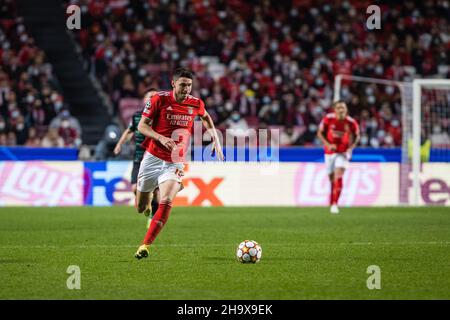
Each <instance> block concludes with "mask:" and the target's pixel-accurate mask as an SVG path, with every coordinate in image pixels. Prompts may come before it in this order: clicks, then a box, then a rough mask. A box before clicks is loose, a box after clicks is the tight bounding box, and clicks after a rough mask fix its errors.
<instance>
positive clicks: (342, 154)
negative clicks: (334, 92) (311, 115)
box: [317, 101, 360, 214]
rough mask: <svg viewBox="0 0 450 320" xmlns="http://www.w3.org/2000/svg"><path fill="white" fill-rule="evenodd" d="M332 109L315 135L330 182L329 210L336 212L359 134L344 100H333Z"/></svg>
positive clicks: (357, 126)
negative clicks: (323, 155) (320, 142)
mask: <svg viewBox="0 0 450 320" xmlns="http://www.w3.org/2000/svg"><path fill="white" fill-rule="evenodd" d="M333 110H334V112H332V113H328V114H327V115H325V117H323V119H322V121H321V122H320V125H319V130H318V131H317V136H318V138H319V139H320V140H321V141H322V142H323V144H324V146H325V165H326V167H327V172H328V176H329V178H330V183H331V193H330V206H331V207H330V212H331V213H332V214H337V213H339V208H338V201H339V196H340V195H341V191H342V188H343V182H342V181H343V176H344V172H345V169H346V168H347V167H348V162H349V161H350V159H351V156H352V151H353V148H354V147H355V146H356V145H357V144H358V142H359V139H360V134H359V125H358V123H357V122H356V121H355V119H353V118H352V117H350V116H349V115H348V109H347V105H346V104H345V102H343V101H336V102H334V103H333Z"/></svg>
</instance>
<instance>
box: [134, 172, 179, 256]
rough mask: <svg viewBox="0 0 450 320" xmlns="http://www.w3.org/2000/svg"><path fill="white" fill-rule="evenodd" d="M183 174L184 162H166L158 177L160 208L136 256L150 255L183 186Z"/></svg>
mask: <svg viewBox="0 0 450 320" xmlns="http://www.w3.org/2000/svg"><path fill="white" fill-rule="evenodd" d="M182 175H183V165H182V164H176V163H170V164H167V163H166V165H165V167H164V169H162V174H161V175H160V176H159V177H158V186H159V198H160V202H159V206H158V210H157V211H156V213H155V215H154V217H153V218H152V220H151V222H150V226H149V228H148V230H147V234H146V235H145V237H144V240H143V241H142V245H141V246H140V247H139V248H138V250H137V252H136V254H135V257H136V258H138V259H141V258H145V257H147V256H148V252H149V250H148V249H149V247H150V245H151V244H152V243H153V241H154V240H155V238H156V236H157V235H158V234H159V232H160V231H161V230H162V228H163V227H164V225H165V224H166V222H167V220H168V218H169V214H170V211H171V209H172V202H173V200H174V199H175V196H176V195H177V193H178V191H180V188H181V176H182Z"/></svg>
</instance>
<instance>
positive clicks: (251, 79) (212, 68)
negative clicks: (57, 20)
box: [0, 0, 450, 147]
mask: <svg viewBox="0 0 450 320" xmlns="http://www.w3.org/2000/svg"><path fill="white" fill-rule="evenodd" d="M6 3H14V2H13V1H9V2H8V1H6ZM65 4H66V5H68V4H76V5H79V6H80V8H81V22H82V26H81V29H80V30H79V31H74V34H75V37H76V39H77V41H78V42H79V44H80V46H81V48H82V53H83V56H84V58H85V59H86V61H89V64H90V70H91V72H93V73H94V74H95V75H96V77H97V78H98V80H99V82H100V83H101V85H102V87H103V89H104V91H105V92H107V94H109V96H110V98H111V101H113V104H114V105H115V112H116V115H118V114H117V113H119V108H118V106H119V104H120V101H121V100H122V99H124V98H139V97H141V96H142V95H143V93H144V91H145V88H148V87H157V88H160V89H162V90H164V89H170V75H171V71H172V70H173V69H174V68H175V67H178V66H186V67H189V68H191V69H192V70H193V71H194V72H195V73H196V80H195V83H194V89H193V94H194V95H197V96H200V97H202V98H203V99H204V100H205V103H206V106H207V110H208V112H209V113H210V114H211V116H212V117H213V120H214V121H215V123H216V124H217V125H218V127H219V128H220V129H225V128H230V127H234V128H241V129H243V131H245V130H246V128H267V127H268V128H280V129H281V135H280V142H281V144H282V145H317V144H318V143H319V142H318V141H317V138H316V132H317V128H318V125H319V122H320V120H321V118H322V117H323V115H324V114H325V113H326V112H329V111H330V105H331V102H332V99H333V83H334V77H335V75H336V74H352V75H358V76H364V77H374V78H384V79H391V80H396V81H410V80H412V79H413V78H414V77H417V76H419V77H433V76H435V75H439V76H440V77H443V78H450V68H449V66H450V24H449V19H448V17H449V16H450V5H449V1H448V0H424V1H412V0H407V1H404V2H402V3H397V2H393V3H392V4H389V2H387V1H386V2H385V1H375V2H374V1H367V0H362V1H359V0H340V1H322V0H317V1H311V0H290V1H287V0H276V1H275V0H274V1H270V0H248V1H243V0H191V1H187V0H178V1H169V0H134V1H129V0H98V1H93V0H69V1H66V3H65ZM373 4H377V5H379V7H380V9H381V29H379V30H368V29H367V26H366V22H367V18H368V17H369V14H367V13H366V9H367V7H368V6H369V5H373ZM3 11H5V10H3V9H2V12H3ZM5 12H11V10H6V11H5ZM0 22H1V23H0V40H1V41H0V43H2V48H0V58H1V59H0V141H2V142H3V141H5V142H7V143H8V144H14V143H16V144H32V145H36V144H38V141H39V139H41V138H42V137H43V135H47V138H48V139H47V140H46V141H47V143H49V144H54V145H60V144H61V143H60V142H61V140H60V139H57V137H56V136H60V137H61V138H62V140H63V141H64V145H74V144H75V145H76V144H77V143H79V131H78V128H74V127H73V126H72V125H69V127H66V126H67V121H59V122H58V123H59V125H60V126H59V127H58V128H57V131H58V132H57V133H55V131H54V130H50V131H49V130H48V128H49V127H52V128H53V127H54V126H51V120H52V119H53V118H54V117H56V116H57V115H58V117H60V118H61V119H63V117H64V115H63V114H67V112H68V111H67V108H65V107H64V101H63V97H62V95H61V91H60V90H59V89H58V85H57V81H56V80H55V77H54V76H53V75H52V71H51V66H50V65H49V64H48V63H47V62H46V59H45V55H44V53H43V52H42V51H41V50H39V49H38V48H37V47H36V46H35V44H34V41H33V39H32V37H30V35H29V34H28V33H27V32H26V30H25V28H24V26H23V23H22V21H21V20H20V18H16V17H15V16H13V17H11V18H5V17H3V14H2V17H1V19H0ZM341 97H342V99H343V100H345V101H346V102H348V105H349V109H350V114H351V115H352V116H353V117H354V118H356V119H357V120H358V121H359V122H360V124H361V128H362V139H361V143H360V144H361V145H362V146H372V147H390V146H400V145H401V141H402V133H401V132H402V128H401V125H402V119H401V93H400V91H399V90H398V88H397V87H395V86H386V85H375V84H373V85H367V84H361V83H356V82H348V81H344V82H343V86H342V90H341ZM447 105H448V101H447ZM435 113H436V112H435V111H434V110H430V117H431V118H435V117H436V116H437V115H436V114H435ZM447 117H448V115H447ZM438 121H439V122H440V125H439V134H440V135H450V125H449V121H448V119H446V118H445V115H444V118H442V115H439V116H438ZM69 123H70V121H69ZM68 128H71V129H73V130H68ZM430 132H431V131H430ZM436 133H437V132H436ZM440 140H442V139H440ZM49 141H51V142H49Z"/></svg>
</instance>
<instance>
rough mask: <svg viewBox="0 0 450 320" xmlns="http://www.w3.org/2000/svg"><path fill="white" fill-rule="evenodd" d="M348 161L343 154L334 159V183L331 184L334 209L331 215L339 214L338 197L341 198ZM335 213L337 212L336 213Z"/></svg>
mask: <svg viewBox="0 0 450 320" xmlns="http://www.w3.org/2000/svg"><path fill="white" fill-rule="evenodd" d="M347 164H348V161H347V159H346V157H345V155H343V154H338V155H337V157H336V162H335V168H334V182H333V206H334V209H333V211H335V212H332V213H339V209H338V203H339V197H340V196H341V192H342V188H343V179H344V173H345V169H346V168H347ZM333 206H332V207H333ZM336 211H337V212H336Z"/></svg>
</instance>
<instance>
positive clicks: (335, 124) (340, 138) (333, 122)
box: [319, 113, 359, 154]
mask: <svg viewBox="0 0 450 320" xmlns="http://www.w3.org/2000/svg"><path fill="white" fill-rule="evenodd" d="M319 130H320V131H323V132H324V136H325V138H326V139H327V141H328V142H329V143H331V144H335V145H336V150H335V151H331V150H330V149H328V148H327V147H326V146H325V153H326V154H332V153H344V152H346V151H347V149H348V147H349V145H350V134H351V133H352V134H353V135H359V126H358V123H357V122H356V121H355V119H353V118H352V117H350V116H346V117H345V119H344V120H338V119H337V118H336V114H335V113H328V114H327V115H326V116H325V117H323V119H322V121H321V122H320V125H319Z"/></svg>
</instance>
